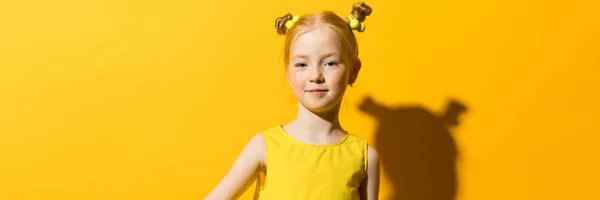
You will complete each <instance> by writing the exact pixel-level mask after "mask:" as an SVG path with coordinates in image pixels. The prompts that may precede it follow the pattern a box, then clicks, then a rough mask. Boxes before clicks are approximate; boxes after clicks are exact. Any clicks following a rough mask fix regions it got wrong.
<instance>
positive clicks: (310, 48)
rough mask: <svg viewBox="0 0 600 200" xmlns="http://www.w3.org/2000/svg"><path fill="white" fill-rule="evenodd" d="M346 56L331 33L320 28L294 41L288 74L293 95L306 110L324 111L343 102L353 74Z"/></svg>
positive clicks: (339, 43)
mask: <svg viewBox="0 0 600 200" xmlns="http://www.w3.org/2000/svg"><path fill="white" fill-rule="evenodd" d="M346 54H347V53H345V51H344V50H343V49H342V44H341V42H340V41H339V39H338V38H337V37H336V35H335V34H333V33H332V32H330V31H328V30H322V29H317V30H314V31H311V32H308V33H305V34H302V35H300V36H299V37H298V38H296V39H295V40H294V42H293V44H292V45H291V49H290V62H289V65H288V66H287V70H286V73H287V77H288V81H289V83H290V86H291V89H292V92H293V93H294V96H296V98H297V99H298V101H299V102H300V103H301V104H302V105H303V106H304V107H306V108H307V109H309V110H311V111H315V112H325V111H328V110H330V109H332V108H334V107H335V106H336V105H338V103H340V101H341V100H342V97H343V95H344V92H345V91H346V86H347V85H348V83H349V79H350V76H351V73H352V66H351V65H352V63H350V59H349V58H347V56H345V55H346Z"/></svg>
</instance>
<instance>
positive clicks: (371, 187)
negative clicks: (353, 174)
mask: <svg viewBox="0 0 600 200" xmlns="http://www.w3.org/2000/svg"><path fill="white" fill-rule="evenodd" d="M360 199H361V200H378V199H379V155H378V154H377V151H375V149H373V148H371V146H369V147H368V150H367V177H365V179H363V181H362V183H361V184H360Z"/></svg>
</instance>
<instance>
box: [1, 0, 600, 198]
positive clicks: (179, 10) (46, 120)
mask: <svg viewBox="0 0 600 200" xmlns="http://www.w3.org/2000/svg"><path fill="white" fill-rule="evenodd" d="M352 3H354V1H342V0H335V1H322V0H307V1H281V0H278V1H275V0H257V1H235V2H232V1H216V0H215V1H191V0H185V1H167V0H160V1H154V0H150V1H121V0H102V1H75V0H70V1H67V0H59V1H43V0H3V1H0V199H3V200H4V199H6V200H20V199H61V200H69V199H146V200H151V199H201V198H202V197H204V196H205V195H206V194H207V193H208V192H209V191H210V190H211V189H212V188H213V187H214V185H215V184H216V183H217V182H218V181H219V180H220V179H221V177H222V176H223V175H224V174H225V173H226V172H227V170H228V169H229V167H230V166H231V164H232V163H233V161H234V159H235V157H236V156H237V154H238V153H239V151H240V150H241V149H242V147H243V145H244V144H245V143H246V142H247V141H248V140H249V139H250V137H251V136H252V135H254V134H255V133H256V132H258V131H260V130H263V129H266V128H269V127H271V126H273V125H276V124H284V123H286V122H288V121H289V120H291V119H292V117H294V114H295V108H296V107H295V105H296V104H295V100H294V98H293V96H292V95H291V93H290V92H289V91H288V85H287V82H286V80H285V77H284V76H283V67H282V61H281V58H282V54H281V53H282V47H283V37H282V36H278V35H277V34H276V33H275V30H274V20H275V18H276V17H278V16H281V15H284V14H285V13H287V12H291V13H294V14H303V13H308V12H314V11H320V10H325V9H330V10H332V11H334V12H336V13H338V14H340V15H344V16H345V15H347V13H348V12H349V11H350V7H351V5H352ZM367 3H368V4H369V5H371V6H372V7H373V9H374V12H373V14H372V16H370V17H368V18H367V21H366V24H367V30H366V31H365V32H364V33H361V34H358V40H359V44H360V52H361V58H362V61H363V69H362V71H361V74H360V75H359V78H358V81H357V83H356V84H355V86H354V87H353V88H351V89H350V90H349V91H348V92H347V94H346V98H345V100H344V106H343V107H342V110H341V118H342V119H341V120H342V123H343V125H345V127H346V128H347V129H348V130H350V131H352V132H353V133H355V134H357V135H359V136H361V137H363V138H365V139H367V140H368V141H370V142H371V143H374V140H375V134H376V130H377V129H378V127H377V126H378V122H377V120H375V118H374V117H372V116H371V115H368V114H365V113H363V112H361V111H359V110H358V108H357V107H358V106H359V104H360V103H361V101H362V99H363V98H364V97H366V96H371V97H372V98H373V99H374V100H375V101H377V102H380V103H381V104H384V105H387V106H389V107H410V106H417V107H420V108H421V111H425V112H431V113H440V112H442V111H443V109H444V106H445V104H446V102H447V101H448V100H449V99H456V100H458V101H460V102H461V103H462V104H464V105H465V106H466V107H467V108H468V111H467V112H466V113H464V114H463V115H461V116H460V118H459V121H460V124H459V125H458V126H457V127H456V128H454V129H449V130H448V132H450V133H451V136H452V137H453V138H454V141H455V143H456V146H457V148H458V151H459V159H458V161H457V162H456V164H457V174H458V180H457V181H458V188H459V190H458V196H457V199H460V200H503V199H514V200H525V199H600V194H598V193H597V192H596V191H595V190H597V189H598V186H599V185H598V179H600V172H598V169H600V162H599V161H598V160H599V159H598V155H599V153H600V149H599V147H598V146H600V127H599V126H598V124H599V122H600V121H599V118H598V115H599V114H600V20H599V19H600V14H598V13H599V12H598V10H600V6H599V4H598V3H597V1H583V0H570V1H567V0H563V1H533V0H527V1H522V0H487V1H474V0H453V1H376V0H373V1H368V2H367ZM409 117H410V116H409ZM387 120H395V119H393V118H392V119H387ZM400 128H401V127H400ZM392 142H393V141H392ZM398 142H399V143H402V141H398ZM374 146H375V148H378V146H377V144H374ZM432 148H433V147H432ZM386 155H388V154H386ZM382 161H383V162H384V164H385V163H386V161H387V162H388V163H390V162H396V163H401V160H396V161H394V157H382ZM407 165H410V163H407ZM383 173H384V177H383V180H382V186H381V197H382V198H383V199H387V198H392V197H391V194H392V192H393V191H394V186H392V184H391V182H390V181H391V179H390V176H388V175H386V174H388V173H389V172H386V171H384V172H383ZM249 197H250V195H249V193H246V195H244V199H249ZM422 199H424V198H422ZM442 200H447V199H442Z"/></svg>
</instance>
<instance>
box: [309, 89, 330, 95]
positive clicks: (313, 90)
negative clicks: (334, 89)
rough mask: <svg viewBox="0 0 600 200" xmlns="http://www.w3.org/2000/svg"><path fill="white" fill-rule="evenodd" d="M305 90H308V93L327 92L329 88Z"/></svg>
mask: <svg viewBox="0 0 600 200" xmlns="http://www.w3.org/2000/svg"><path fill="white" fill-rule="evenodd" d="M306 92H308V93H310V94H325V93H326V92H329V90H327V89H310V90H306Z"/></svg>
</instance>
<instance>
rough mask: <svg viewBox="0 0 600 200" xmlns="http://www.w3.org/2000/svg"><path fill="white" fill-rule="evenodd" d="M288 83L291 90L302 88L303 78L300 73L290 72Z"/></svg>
mask: <svg viewBox="0 0 600 200" xmlns="http://www.w3.org/2000/svg"><path fill="white" fill-rule="evenodd" d="M288 81H289V82H290V85H291V86H292V88H293V89H296V88H302V87H303V86H304V76H303V75H302V72H297V71H292V70H290V71H289V72H288Z"/></svg>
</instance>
